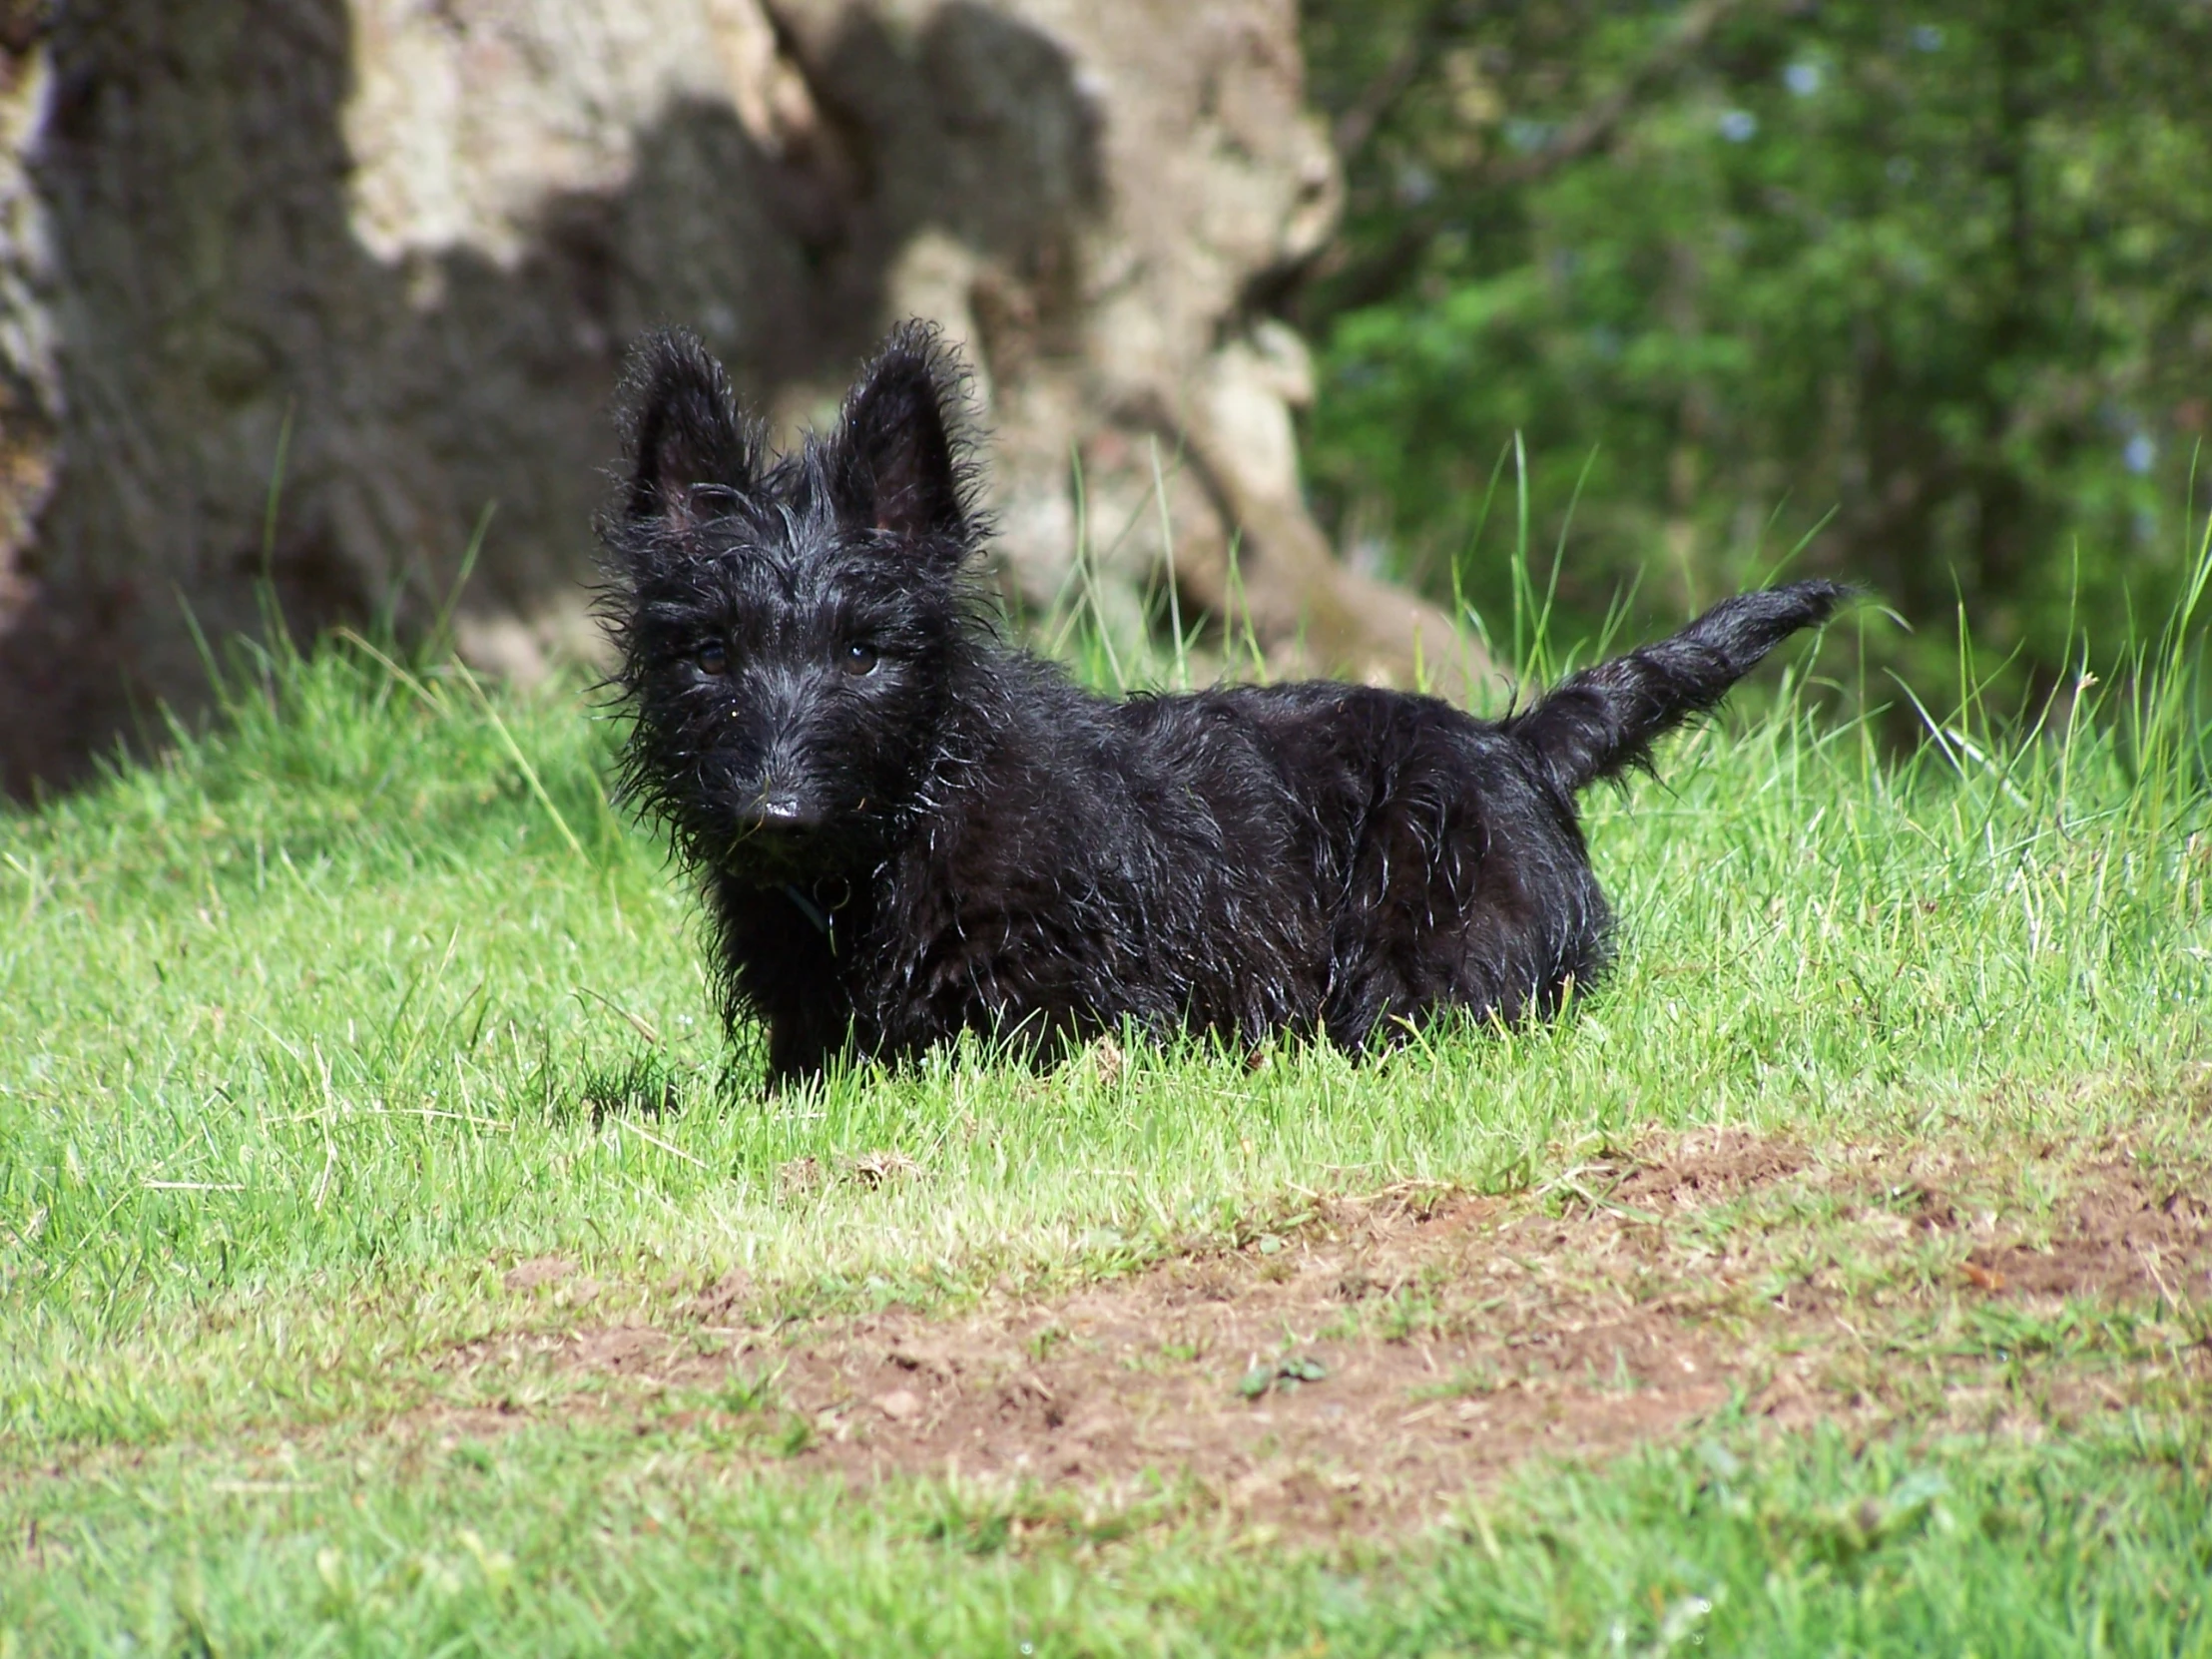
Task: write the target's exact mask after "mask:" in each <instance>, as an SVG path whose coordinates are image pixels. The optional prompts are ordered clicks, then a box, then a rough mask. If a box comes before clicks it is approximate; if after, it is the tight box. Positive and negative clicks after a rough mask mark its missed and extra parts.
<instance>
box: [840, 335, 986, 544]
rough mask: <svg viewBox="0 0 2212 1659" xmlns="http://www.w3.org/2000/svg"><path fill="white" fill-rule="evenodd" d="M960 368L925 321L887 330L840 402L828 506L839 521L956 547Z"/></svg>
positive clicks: (964, 481) (962, 509) (963, 492)
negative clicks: (832, 504)
mask: <svg viewBox="0 0 2212 1659" xmlns="http://www.w3.org/2000/svg"><path fill="white" fill-rule="evenodd" d="M960 383H961V373H960V368H959V364H958V362H957V360H956V359H955V358H954V357H953V356H952V354H951V352H950V351H949V350H948V349H947V348H946V346H945V345H944V343H943V342H942V340H940V339H939V337H938V335H937V331H936V329H935V328H933V327H931V326H930V325H929V324H927V323H921V322H909V323H906V324H905V325H903V326H902V327H900V328H898V329H897V330H896V331H895V332H894V333H892V335H891V337H890V339H889V341H888V342H887V343H886V344H885V346H884V348H883V351H882V353H881V354H880V355H879V356H878V357H877V358H876V359H875V361H874V362H873V363H871V364H870V365H869V366H868V369H867V371H866V372H865V373H864V374H862V375H861V377H860V380H859V383H858V384H857V385H856V386H855V387H854V388H853V390H852V395H851V396H850V397H848V398H847V399H846V400H845V405H844V416H843V418H842V420H841V421H840V422H839V424H838V427H837V436H836V439H835V445H834V447H835V452H836V472H835V488H836V491H837V510H838V513H839V516H840V517H842V518H843V519H844V520H845V522H846V523H847V524H850V525H852V526H854V527H855V528H857V529H861V530H879V531H883V532H885V533H886V534H889V535H894V536H900V537H908V538H914V537H926V538H930V539H944V540H950V541H954V542H959V543H962V544H964V543H965V542H966V540H967V539H968V531H969V515H968V507H967V486H968V473H969V469H968V467H967V465H966V463H965V461H964V459H963V457H962V454H961V450H962V447H963V445H962V441H961V427H962V424H963V421H962V409H961V396H960Z"/></svg>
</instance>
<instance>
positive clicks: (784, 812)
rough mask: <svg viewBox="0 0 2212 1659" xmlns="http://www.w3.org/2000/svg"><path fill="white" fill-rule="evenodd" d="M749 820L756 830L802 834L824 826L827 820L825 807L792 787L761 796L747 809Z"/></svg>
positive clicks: (747, 821)
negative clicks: (800, 796)
mask: <svg viewBox="0 0 2212 1659" xmlns="http://www.w3.org/2000/svg"><path fill="white" fill-rule="evenodd" d="M744 817H745V821H746V823H747V824H749V825H750V826H751V827H752V828H754V829H756V830H774V831H776V832H778V833H782V834H800V833H804V832H805V831H807V830H820V829H821V828H822V827H823V825H824V823H825V822H826V816H825V814H824V813H823V811H822V808H821V807H820V806H819V805H818V804H816V803H814V802H811V801H803V800H801V799H800V798H799V797H798V796H797V795H794V794H792V793H790V792H789V791H784V790H779V791H777V792H776V793H774V794H771V795H764V796H761V797H759V798H757V799H756V800H755V801H754V802H753V803H752V804H751V805H750V806H748V807H747V808H746V809H745V813H744Z"/></svg>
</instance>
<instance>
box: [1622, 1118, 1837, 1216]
mask: <svg viewBox="0 0 2212 1659" xmlns="http://www.w3.org/2000/svg"><path fill="white" fill-rule="evenodd" d="M1812 1161H1813V1159H1812V1155H1811V1154H1810V1153H1808V1152H1807V1151H1806V1150H1805V1149H1804V1148H1803V1147H1801V1146H1799V1145H1798V1144H1797V1143H1796V1142H1795V1141H1791V1140H1784V1139H1779V1138H1768V1137H1765V1136H1760V1135H1754V1134H1751V1133H1749V1132H1748V1131H1745V1130H1741V1129H1715V1130H1706V1131H1702V1132H1700V1133H1695V1134H1692V1135H1690V1136H1687V1137H1685V1138H1684V1139H1683V1140H1682V1141H1680V1142H1678V1143H1677V1144H1676V1145H1675V1146H1673V1147H1671V1148H1668V1149H1667V1150H1666V1151H1665V1152H1664V1153H1662V1154H1661V1155H1659V1156H1657V1157H1655V1158H1654V1159H1653V1160H1652V1161H1651V1162H1648V1163H1646V1162H1639V1163H1638V1164H1637V1165H1636V1166H1635V1167H1634V1169H1633V1170H1632V1171H1631V1172H1630V1173H1629V1174H1628V1175H1627V1176H1626V1178H1625V1179H1623V1180H1622V1181H1621V1183H1620V1186H1619V1187H1618V1189H1616V1191H1617V1194H1618V1196H1619V1197H1620V1198H1622V1199H1623V1200H1626V1201H1627V1202H1629V1203H1632V1204H1640V1205H1645V1206H1650V1207H1653V1208H1659V1207H1665V1208H1670V1209H1676V1210H1702V1209H1706V1208H1708V1207H1710V1206H1712V1205H1715V1204H1718V1203H1721V1202H1722V1201H1724V1200H1726V1199H1730V1198H1733V1197H1735V1196H1736V1195H1737V1194H1739V1193H1741V1192H1744V1191H1746V1190H1748V1189H1750V1188H1754V1187H1764V1186H1767V1185H1769V1184H1771V1183H1773V1182H1776V1181H1780V1180H1782V1179H1783V1178H1785V1177H1786V1176H1792V1175H1796V1174H1797V1173H1798V1172H1799V1171H1801V1170H1803V1169H1805V1168H1806V1167H1807V1166H1809V1165H1810V1164H1811V1163H1812Z"/></svg>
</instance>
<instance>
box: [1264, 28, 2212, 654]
mask: <svg viewBox="0 0 2212 1659" xmlns="http://www.w3.org/2000/svg"><path fill="white" fill-rule="evenodd" d="M1303 5H1304V11H1303V27H1304V38H1305V44H1306V49H1307V53H1308V56H1309V60H1310V72H1311V77H1312V83H1311V84H1312V96H1313V97H1314V98H1315V100H1316V101H1317V102H1318V103H1319V104H1320V105H1321V106H1322V108H1323V109H1324V110H1325V112H1326V113H1327V114H1328V116H1329V117H1330V118H1331V119H1332V121H1333V123H1334V134H1335V140H1336V144H1337V147H1338V150H1339V153H1340V155H1341V157H1342V158H1343V161H1344V164H1345V168H1346V171H1347V175H1348V183H1349V189H1350V196H1349V211H1348V215H1347V218H1346V222H1345V226H1344V230H1343V232H1342V234H1341V236H1340V238H1339V239H1338V241H1337V242H1336V243H1335V245H1334V246H1333V247H1332V248H1331V249H1330V250H1329V252H1328V253H1327V254H1326V255H1325V256H1324V258H1323V259H1322V260H1321V261H1320V262H1319V263H1318V264H1317V265H1316V266H1315V267H1314V268H1313V269H1311V270H1310V271H1309V272H1308V273H1307V276H1306V279H1305V280H1304V281H1303V282H1302V283H1301V285H1300V286H1299V287H1298V288H1297V289H1296V290H1295V291H1294V292H1292V293H1290V294H1288V295H1286V296H1285V299H1284V303H1285V304H1286V306H1287V307H1288V308H1289V309H1290V310H1291V311H1292V313H1293V315H1294V316H1295V318H1296V320H1297V321H1298V322H1299V323H1300V324H1301V325H1302V326H1303V327H1305V328H1306V329H1307V330H1309V332H1310V334H1311V337H1312V338H1313V339H1314V340H1315V342H1316V344H1317V346H1318V347H1319V352H1318V360H1319V364H1320V368H1321V375H1322V381H1321V387H1320V395H1319V396H1318V398H1317V399H1316V402H1315V406H1314V410H1313V414H1312V416H1311V423H1310V424H1311V430H1310V434H1309V438H1310V444H1311V450H1310V464H1311V468H1312V477H1313V487H1314V490H1315V493H1316V496H1317V498H1318V499H1319V501H1320V504H1321V507H1322V511H1323V512H1324V514H1325V516H1326V517H1327V518H1328V519H1329V520H1330V522H1332V523H1333V524H1334V526H1335V528H1336V531H1337V534H1338V537H1339V540H1340V542H1341V543H1342V544H1343V545H1344V546H1345V547H1346V548H1347V549H1348V551H1349V552H1350V553H1351V554H1352V555H1353V557H1355V558H1356V559H1358V560H1361V561H1364V562H1369V563H1372V564H1375V565H1378V566H1380V567H1381V568H1383V569H1385V570H1388V571H1392V572H1394V573H1397V574H1400V575H1402V576H1404V577H1406V578H1408V579H1410V580H1413V581H1415V582H1417V583H1419V584H1420V585H1422V586H1424V587H1425V588H1427V589H1428V590H1429V591H1431V592H1435V593H1448V592H1449V591H1451V588H1452V583H1453V579H1454V571H1455V570H1456V576H1457V579H1458V581H1459V583H1460V585H1461V587H1462V589H1463V591H1464V593H1465V596H1466V598H1467V600H1468V602H1469V603H1471V604H1473V605H1474V606H1475V607H1477V609H1478V610H1479V611H1480V612H1481V613H1482V614H1483V616H1484V618H1485V620H1486V621H1488V622H1489V623H1490V625H1491V626H1492V628H1493V630H1494V629H1495V628H1496V627H1497V624H1498V621H1499V619H1500V618H1501V617H1502V615H1503V614H1504V613H1505V611H1506V608H1507V606H1508V604H1509V593H1510V588H1509V582H1510V571H1509V565H1508V560H1507V557H1506V553H1507V550H1508V549H1509V548H1510V545H1511V539H1512V534H1513V521H1514V513H1513V510H1512V506H1513V495H1512V490H1513V469H1512V465H1511V463H1510V462H1508V464H1507V468H1506V472H1505V475H1504V479H1503V481H1502V484H1501V486H1500V492H1499V496H1498V504H1499V506H1500V507H1502V509H1503V510H1498V508H1496V507H1493V510H1492V512H1491V515H1490V519H1489V528H1488V531H1487V533H1486V535H1485V536H1484V537H1483V538H1482V539H1481V541H1480V542H1479V544H1477V543H1476V542H1475V540H1474V539H1473V538H1474V532H1475V527H1476V523H1477V520H1478V517H1479V514H1480V509H1481V504H1482V502H1483V499H1484V496H1485V492H1486V490H1487V489H1488V487H1489V484H1490V480H1491V478H1492V475H1493V469H1494V468H1495V466H1496V464H1497V462H1498V459H1499V457H1500V455H1501V453H1502V452H1504V451H1505V450H1506V449H1507V448H1508V447H1509V446H1510V443H1511V440H1512V437H1513V435H1514V434H1515V433H1516V432H1518V433H1520V434H1522V435H1523V437H1524V439H1525V444H1526V452H1527V456H1528V468H1529V480H1530V486H1531V508H1532V513H1533V524H1532V534H1531V537H1530V543H1531V547H1532V549H1533V550H1534V552H1535V553H1536V555H1537V558H1538V560H1539V570H1538V573H1537V574H1538V578H1539V580H1541V578H1542V576H1543V574H1544V572H1543V570H1542V568H1541V566H1542V564H1544V563H1548V560H1549V556H1550V552H1551V550H1552V548H1553V547H1554V546H1556V545H1558V543H1559V538H1560V537H1561V536H1562V534H1564V535H1565V538H1566V539H1565V555H1564V560H1563V564H1562V568H1561V571H1560V577H1559V586H1560V595H1561V600H1562V602H1563V604H1564V606H1565V607H1566V609H1567V610H1568V612H1569V614H1570V616H1575V617H1576V618H1577V619H1578V620H1581V621H1584V622H1587V621H1589V620H1591V619H1593V618H1595V617H1596V616H1599V615H1602V614H1603V612H1604V611H1605V609H1606V607H1607V606H1608V604H1609V603H1610V602H1611V601H1612V600H1613V599H1614V597H1615V596H1616V595H1617V594H1620V593H1622V592H1625V591H1628V590H1630V589H1632V588H1635V589H1636V596H1635V600H1634V608H1635V609H1637V610H1638V611H1640V612H1644V613H1646V614H1649V615H1652V616H1665V615H1668V614H1679V613H1680V612H1681V611H1682V610H1684V609H1686V608H1688V607H1689V606H1691V605H1693V604H1696V603H1699V602H1702V601H1705V600H1708V599H1710V598H1712V597H1713V596H1715V595H1716V594H1718V593H1720V592H1722V591H1724V590H1727V589H1732V588H1735V587H1738V586H1740V585H1743V584H1745V583H1748V582H1752V581H1756V580H1759V579H1762V578H1763V577H1765V576H1767V575H1768V574H1769V573H1770V572H1771V571H1772V570H1773V569H1774V567H1775V566H1776V564H1777V563H1778V561H1780V560H1781V559H1782V558H1783V556H1784V555H1786V554H1788V553H1789V552H1790V550H1791V549H1792V548H1793V547H1794V546H1796V545H1797V544H1798V543H1799V541H1800V540H1801V539H1802V538H1805V537H1806V536H1808V535H1809V534H1810V535H1811V536H1812V539H1811V541H1810V544H1809V545H1808V546H1807V548H1806V549H1805V551H1804V552H1803V554H1802V555H1801V556H1800V557H1799V558H1798V559H1797V560H1796V561H1795V563H1794V564H1793V566H1792V568H1793V570H1795V571H1796V572H1798V573H1810V572H1814V571H1819V572H1832V573H1838V574H1842V575H1844V576H1846V577H1849V578H1851V579H1855V580H1859V581H1863V582H1865V583H1867V584H1869V585H1870V586H1872V587H1873V588H1875V589H1876V590H1878V592H1879V594H1880V595H1881V597H1882V598H1883V599H1884V600H1886V601H1887V602H1888V603H1890V604H1891V605H1893V606H1894V607H1896V608H1897V609H1898V610H1899V611H1900V612H1901V613H1903V614H1904V615H1905V616H1906V617H1907V618H1908V619H1910V620H1911V621H1912V622H1914V623H1915V624H1916V625H1917V633H1916V634H1915V635H1914V636H1913V637H1912V638H1891V639H1888V640H1886V641H1884V642H1883V644H1882V645H1881V647H1880V649H1881V650H1882V651H1883V652H1884V653H1885V654H1887V655H1888V656H1889V657H1890V658H1891V663H1892V666H1895V667H1898V668H1899V669H1900V670H1901V671H1902V672H1904V673H1906V674H1907V676H1908V678H1912V679H1926V680H1929V681H1931V682H1935V681H1936V677H1937V676H1938V675H1939V674H1940V672H1941V671H1942V666H1943V665H1948V664H1951V663H1953V662H1954V660H1955V640H1954V636H1953V633H1952V629H1951V627H1950V621H1951V619H1952V617H1953V616H1954V615H1955V614H1956V612H1957V608H1958V607H1959V606H1961V605H1962V606H1963V609H1964V613H1965V616H1966V618H1967V620H1968V621H1969V623H1970V624H1971V625H1972V627H1973V628H1974V630H1975V632H1976V634H1977V636H1978V637H1979V638H1980V639H1981V640H1983V641H1984V642H1986V643H1988V644H1990V645H1993V646H1995V647H1997V648H1999V649H2000V650H2002V651H2006V652H2011V653H2015V654H2016V655H2015V662H2016V664H2017V667H2016V668H2015V669H2014V670H2013V671H2012V684H2013V689H2014V690H2016V691H2027V692H2033V691H2034V690H2035V689H2037V687H2038V686H2048V685H2050V684H2051V683H2052V681H2053V679H2054V677H2055V676H2056V674H2057V673H2058V672H2059V670H2060V668H2061V665H2062V662H2063V656H2064V651H2065V642H2066V640H2067V638H2068V630H2069V625H2070V624H2071V625H2072V626H2073V627H2075V628H2077V629H2078V630H2080V631H2084V632H2085V633H2086V636H2087V638H2088V641H2089V644H2090V648H2091V650H2092V652H2094V651H2095V650H2096V649H2097V648H2099V647H2100V646H2101V647H2107V648H2108V647H2111V646H2112V645H2114V644H2115V643H2116V642H2117V641H2118V639H2119V636H2120V635H2121V634H2122V633H2123V631H2124V630H2125V628H2126V627H2127V624H2128V619H2129V614H2130V607H2132V608H2133V614H2134V615H2135V616H2136V617H2138V618H2144V619H2147V620H2148V622H2149V625H2150V628H2151V630H2152V631H2153V632H2155V629H2156V626H2157V622H2158V621H2159V620H2160V619H2161V618H2162V617H2163V615H2164V614H2165V609H2166V606H2167V604H2168V602H2169V601H2170V599H2171V597H2172V594H2173V592H2174V584H2175V582H2176V580H2177V579H2178V577H2179V574H2180V572H2181V570H2182V569H2183V567H2184V564H2185V562H2186V560H2187V559H2188V557H2189V554H2190V552H2191V546H2190V540H2191V532H2190V521H2191V518H2192V517H2193V516H2195V515H2196V514H2197V513H2198V512H2200V511H2201V508H2202V506H2203V504H2204V501H2205V499H2206V494H2207V491H2206V487H2205V485H2204V483H2203V482H2202V481H2201V480H2198V479H2196V477H2195V472H2196V468H2197V449H2198V445H2199V443H2200V441H2201V439H2202V438H2203V437H2204V435H2205V432H2206V429H2207V426H2208V424H2212V373H2208V367H2212V124H2208V119H2207V118H2208V115H2212V83H2208V80H2207V74H2208V71H2212V4H2207V3H2205V0H2136V3H2134V4H2131V5H2128V6H2125V7H2099V8H2089V7H2083V6H2078V5H2068V4H2064V3H2061V0H1928V3H1926V4H1923V5H1920V6H1918V7H1916V8H1912V9H1907V8H1900V7H1896V6H1891V5H1885V4H1878V3H1854V0H1824V3H1818V4H1815V3H1810V0H1808V3H1796V4H1789V3H1783V4H1774V3H1767V4H1761V3H1757V0H1688V3H1684V4H1668V3H1664V0H1662V3H1658V4H1654V3H1652V0H1532V3H1520V4H1515V3H1512V0H1493V3H1483V0H1303ZM2192 491H2194V498H2193V499H2192ZM1570 517H1571V530H1570V528H1569V525H1570ZM2200 522H2201V521H2200ZM1639 582H1640V588H1638V587H1637V584H1638V583H1639Z"/></svg>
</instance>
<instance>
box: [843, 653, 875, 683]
mask: <svg viewBox="0 0 2212 1659" xmlns="http://www.w3.org/2000/svg"><path fill="white" fill-rule="evenodd" d="M844 671H845V673H847V674H849V675H851V676H853V677H854V678H855V679H857V678H858V677H859V676H861V675H863V674H873V673H874V672H875V651H874V648H873V647H872V646H865V645H848V646H846V647H845V648H844Z"/></svg>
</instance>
